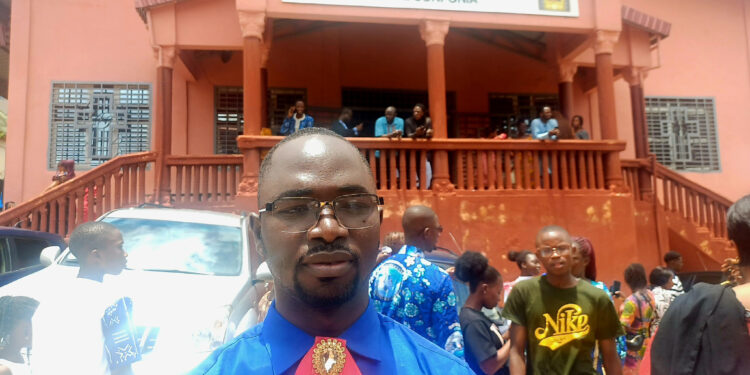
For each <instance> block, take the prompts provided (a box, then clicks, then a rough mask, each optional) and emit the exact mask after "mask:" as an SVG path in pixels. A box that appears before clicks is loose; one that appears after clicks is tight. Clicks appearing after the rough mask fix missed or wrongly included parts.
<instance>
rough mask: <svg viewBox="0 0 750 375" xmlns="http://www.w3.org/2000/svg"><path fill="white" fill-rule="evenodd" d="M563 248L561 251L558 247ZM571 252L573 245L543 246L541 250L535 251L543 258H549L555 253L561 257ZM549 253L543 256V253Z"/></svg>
mask: <svg viewBox="0 0 750 375" xmlns="http://www.w3.org/2000/svg"><path fill="white" fill-rule="evenodd" d="M561 246H565V247H566V248H565V249H564V250H561V249H560V247H561ZM572 250H573V245H568V244H565V245H559V246H545V247H543V248H537V251H539V255H541V256H543V257H545V258H546V257H548V256H551V255H552V254H554V253H557V254H559V255H563V254H565V253H570V252H571V251H572ZM547 251H549V253H548V254H546V255H545V253H546V252H547Z"/></svg>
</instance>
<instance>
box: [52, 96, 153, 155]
mask: <svg viewBox="0 0 750 375" xmlns="http://www.w3.org/2000/svg"><path fill="white" fill-rule="evenodd" d="M150 138H151V86H150V85H149V84H144V83H53V84H52V100H51V105H50V153H49V160H48V162H49V164H48V167H49V168H50V169H55V168H56V167H57V163H58V162H60V161H61V160H75V162H76V168H81V169H89V168H93V167H96V166H98V165H100V164H102V163H104V162H106V161H108V160H110V159H112V158H114V157H115V156H119V155H125V154H129V153H133V152H142V151H148V150H149V149H150V146H151V139H150Z"/></svg>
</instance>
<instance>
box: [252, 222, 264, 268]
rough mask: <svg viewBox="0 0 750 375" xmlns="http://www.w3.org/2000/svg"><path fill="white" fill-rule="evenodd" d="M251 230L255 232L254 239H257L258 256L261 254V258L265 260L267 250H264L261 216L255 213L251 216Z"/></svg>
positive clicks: (256, 249)
mask: <svg viewBox="0 0 750 375" xmlns="http://www.w3.org/2000/svg"><path fill="white" fill-rule="evenodd" d="M250 230H251V231H252V232H253V237H255V251H257V252H258V254H260V256H261V257H263V258H264V259H265V256H266V250H265V249H264V248H263V238H262V236H261V224H260V216H259V215H258V214H257V213H255V212H253V213H251V214H250Z"/></svg>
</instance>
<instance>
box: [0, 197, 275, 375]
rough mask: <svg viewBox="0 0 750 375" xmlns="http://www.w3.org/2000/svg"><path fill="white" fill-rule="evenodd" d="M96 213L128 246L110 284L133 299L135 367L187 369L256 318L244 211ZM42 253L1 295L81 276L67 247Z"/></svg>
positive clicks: (32, 292)
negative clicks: (137, 339) (137, 343)
mask: <svg viewBox="0 0 750 375" xmlns="http://www.w3.org/2000/svg"><path fill="white" fill-rule="evenodd" d="M98 220H99V221H104V222H108V223H111V224H113V225H115V226H116V227H118V228H119V229H120V231H121V232H122V235H123V239H124V242H125V243H124V248H125V250H126V251H127V252H128V265H127V268H126V269H125V270H124V271H123V273H122V274H121V275H118V276H107V277H106V278H105V283H108V284H109V285H110V286H114V287H116V288H117V289H118V290H121V291H122V293H123V294H124V295H126V296H128V297H130V298H131V299H132V301H133V319H134V321H135V325H136V326H137V327H138V330H139V332H142V333H141V334H142V337H141V350H142V351H143V352H144V354H143V359H142V360H141V361H140V362H138V363H136V364H134V365H133V370H134V372H135V374H180V373H185V372H187V371H189V370H191V369H192V368H194V367H195V366H197V365H198V363H200V362H201V361H202V360H203V359H205V358H206V357H207V356H208V354H210V352H212V351H213V350H214V349H216V348H217V347H219V346H220V345H222V344H223V343H224V342H226V341H228V340H231V339H232V338H234V337H235V335H238V334H240V333H242V332H243V331H244V330H246V329H248V328H250V327H251V326H253V325H254V324H255V323H256V322H257V310H256V308H257V300H258V298H259V296H258V293H263V292H262V291H260V290H257V289H256V288H255V286H254V284H255V283H254V282H253V280H252V279H251V269H252V266H253V265H252V264H251V256H250V255H251V251H254V250H251V249H250V239H249V237H248V236H249V231H248V218H247V217H245V216H238V215H232V214H226V213H219V212H211V211H198V210H185V209H173V208H130V209H120V210H114V211H111V212H109V213H107V214H105V215H103V216H102V217H100V218H99V219H98ZM41 258H42V262H43V263H47V264H50V263H51V264H50V265H49V266H48V267H47V268H45V269H42V270H41V271H39V272H36V273H34V274H32V275H29V276H27V277H24V278H22V279H19V280H17V281H15V282H13V283H10V284H8V285H6V286H4V287H2V288H0V295H24V296H29V297H35V296H44V292H45V289H49V286H51V285H55V283H56V282H58V281H59V280H64V279H66V278H74V277H76V275H77V272H78V266H77V265H78V263H77V260H76V259H75V257H74V256H73V254H72V253H71V252H70V251H69V250H68V249H66V250H65V251H62V252H60V251H59V250H56V249H55V248H47V249H45V251H43V253H42V255H41ZM261 295H262V294H261ZM41 301H42V303H44V302H43V299H41ZM60 324H65V323H64V322H60ZM32 355H33V350H32Z"/></svg>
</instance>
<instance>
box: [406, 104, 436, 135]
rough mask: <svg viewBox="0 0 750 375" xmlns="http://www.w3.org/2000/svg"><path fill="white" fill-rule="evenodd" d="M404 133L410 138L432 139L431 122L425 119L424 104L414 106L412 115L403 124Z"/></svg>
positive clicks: (425, 110)
mask: <svg viewBox="0 0 750 375" xmlns="http://www.w3.org/2000/svg"><path fill="white" fill-rule="evenodd" d="M404 133H406V136H407V137H411V138H415V139H416V138H428V139H429V138H432V134H433V130H432V120H431V119H430V118H429V117H427V107H425V105H424V104H421V103H417V104H415V105H414V110H413V115H412V116H411V117H409V118H408V119H406V121H405V122H404Z"/></svg>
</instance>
